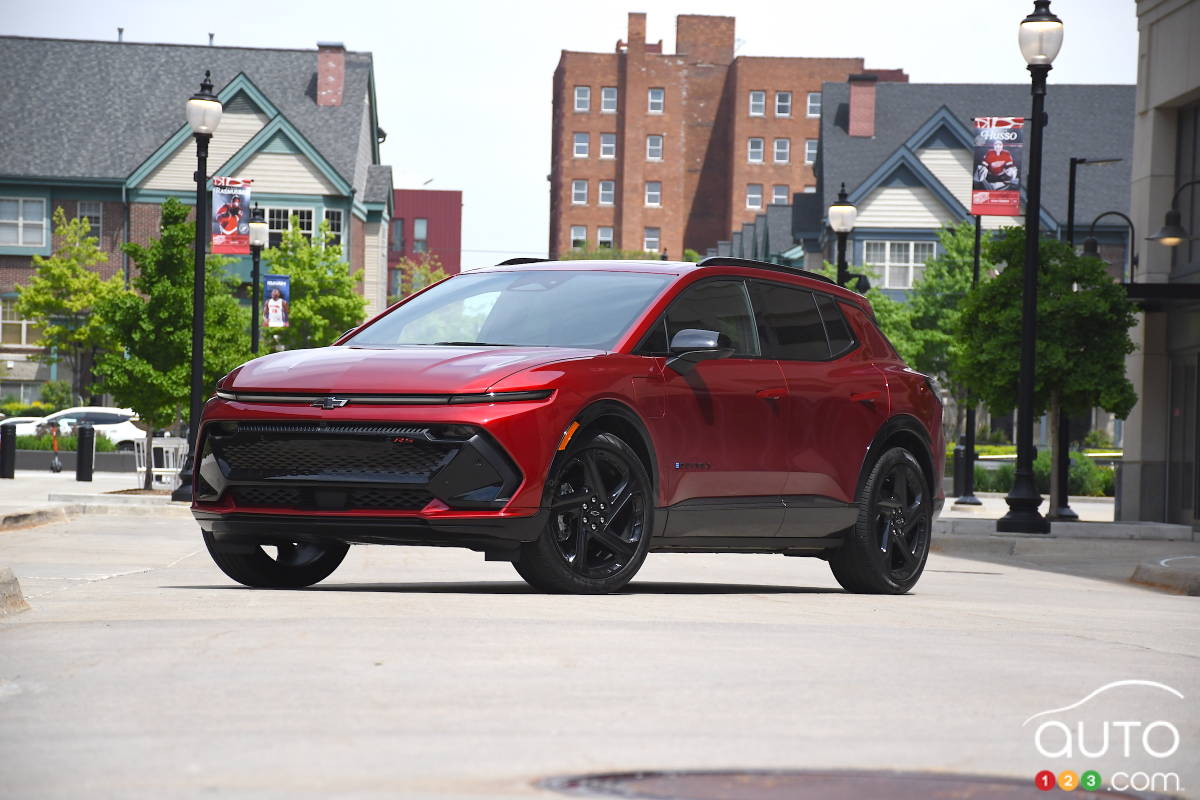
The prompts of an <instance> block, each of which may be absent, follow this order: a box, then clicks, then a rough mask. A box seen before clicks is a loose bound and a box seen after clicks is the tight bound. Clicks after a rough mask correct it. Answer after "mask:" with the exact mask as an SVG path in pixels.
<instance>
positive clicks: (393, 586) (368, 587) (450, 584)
mask: <svg viewBox="0 0 1200 800" xmlns="http://www.w3.org/2000/svg"><path fill="white" fill-rule="evenodd" d="M161 588H163V589H196V590H209V589H242V590H247V591H256V590H252V589H249V588H248V587H246V586H238V585H236V584H220V585H209V586H163V587H161ZM267 591H306V592H394V593H397V594H540V592H538V591H536V590H535V589H533V588H531V587H530V586H528V585H527V584H525V583H522V582H520V581H472V582H465V581H457V582H455V581H447V582H434V581H429V582H421V583H342V584H338V583H328V584H320V585H318V586H310V587H308V588H307V589H292V590H278V589H275V590H267ZM844 593H845V592H844V590H842V589H841V588H838V587H823V586H771V585H762V584H740V583H685V582H677V583H676V582H665V581H646V582H642V583H637V582H635V583H631V584H629V585H628V586H627V587H625V589H624V590H622V591H620V592H614V594H617V595H631V594H696V595H704V594H844Z"/></svg>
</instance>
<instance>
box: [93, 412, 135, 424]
mask: <svg viewBox="0 0 1200 800" xmlns="http://www.w3.org/2000/svg"><path fill="white" fill-rule="evenodd" d="M87 416H88V417H89V420H88V421H89V422H91V423H92V424H93V425H116V424H117V423H120V422H124V421H125V420H127V419H129V417H127V416H126V415H124V414H110V413H108V412H101V411H97V412H95V413H92V414H88V415H87Z"/></svg>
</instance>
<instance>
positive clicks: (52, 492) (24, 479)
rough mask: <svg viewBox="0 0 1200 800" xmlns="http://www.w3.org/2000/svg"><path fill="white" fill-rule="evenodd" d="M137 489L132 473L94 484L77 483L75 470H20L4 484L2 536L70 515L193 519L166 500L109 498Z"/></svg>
mask: <svg viewBox="0 0 1200 800" xmlns="http://www.w3.org/2000/svg"><path fill="white" fill-rule="evenodd" d="M137 488H140V484H138V478H137V474H136V473H133V472H96V473H94V475H93V479H92V480H91V481H77V480H75V472H74V470H71V471H66V470H64V471H63V472H58V473H55V472H50V471H49V470H46V471H41V470H30V469H19V470H17V471H16V477H14V478H12V479H10V480H0V531H2V530H4V529H6V528H16V527H26V526H28V525H40V524H43V523H45V522H50V521H53V520H61V519H66V518H67V516H69V515H71V514H89V513H90V514H112V513H120V514H146V513H153V514H170V515H189V514H190V512H189V511H188V505H187V504H186V503H172V502H171V499H170V496H169V495H165V494H164V495H117V494H109V493H110V492H117V491H122V490H127V489H137Z"/></svg>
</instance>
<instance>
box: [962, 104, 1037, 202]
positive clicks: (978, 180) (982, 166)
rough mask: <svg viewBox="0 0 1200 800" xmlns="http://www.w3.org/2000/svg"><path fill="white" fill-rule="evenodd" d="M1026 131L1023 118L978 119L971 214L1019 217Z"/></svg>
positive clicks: (976, 121) (972, 178) (972, 174)
mask: <svg viewBox="0 0 1200 800" xmlns="http://www.w3.org/2000/svg"><path fill="white" fill-rule="evenodd" d="M1024 134H1025V118H1024V117H976V118H975V160H974V162H973V164H972V167H971V214H972V215H975V216H1000V217H1017V216H1020V214H1021V161H1022V159H1023V158H1024V155H1025V153H1024V150H1025V148H1024Z"/></svg>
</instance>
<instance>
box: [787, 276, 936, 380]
mask: <svg viewBox="0 0 1200 800" xmlns="http://www.w3.org/2000/svg"><path fill="white" fill-rule="evenodd" d="M809 271H810V272H815V273H817V274H818V275H823V276H825V277H826V278H829V279H830V280H833V281H836V280H837V265H836V264H831V263H829V262H828V261H826V262H824V263H823V264H822V265H821V266H820V268H819V269H813V270H809ZM851 286H853V282H851ZM864 297H866V298H867V299H868V300H870V301H871V308H873V309H874V310H875V320H876V321H877V322H878V323H879V329H880V330H881V331H883V333H884V335H885V336H887V337H888V341H890V342H891V343H892V345H893V346H894V347H895V348H896V351H897V352H898V353H900V357H901V358H903V359H904V360H905V361H908V362H910V363H911V361H912V358H913V355H914V354H915V353H916V342H915V340H914V338H913V331H912V321H911V319H910V316H909V311H908V306H907V304H905V303H902V302H900V301H899V300H893V299H892V298H891V297H888V296H887V295H886V294H884V293H883V292H882V291H880V290H879V289H878V288H876V287H875V286H872V287H871V288H870V289H868V290H867V293H866V294H865V295H864Z"/></svg>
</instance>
